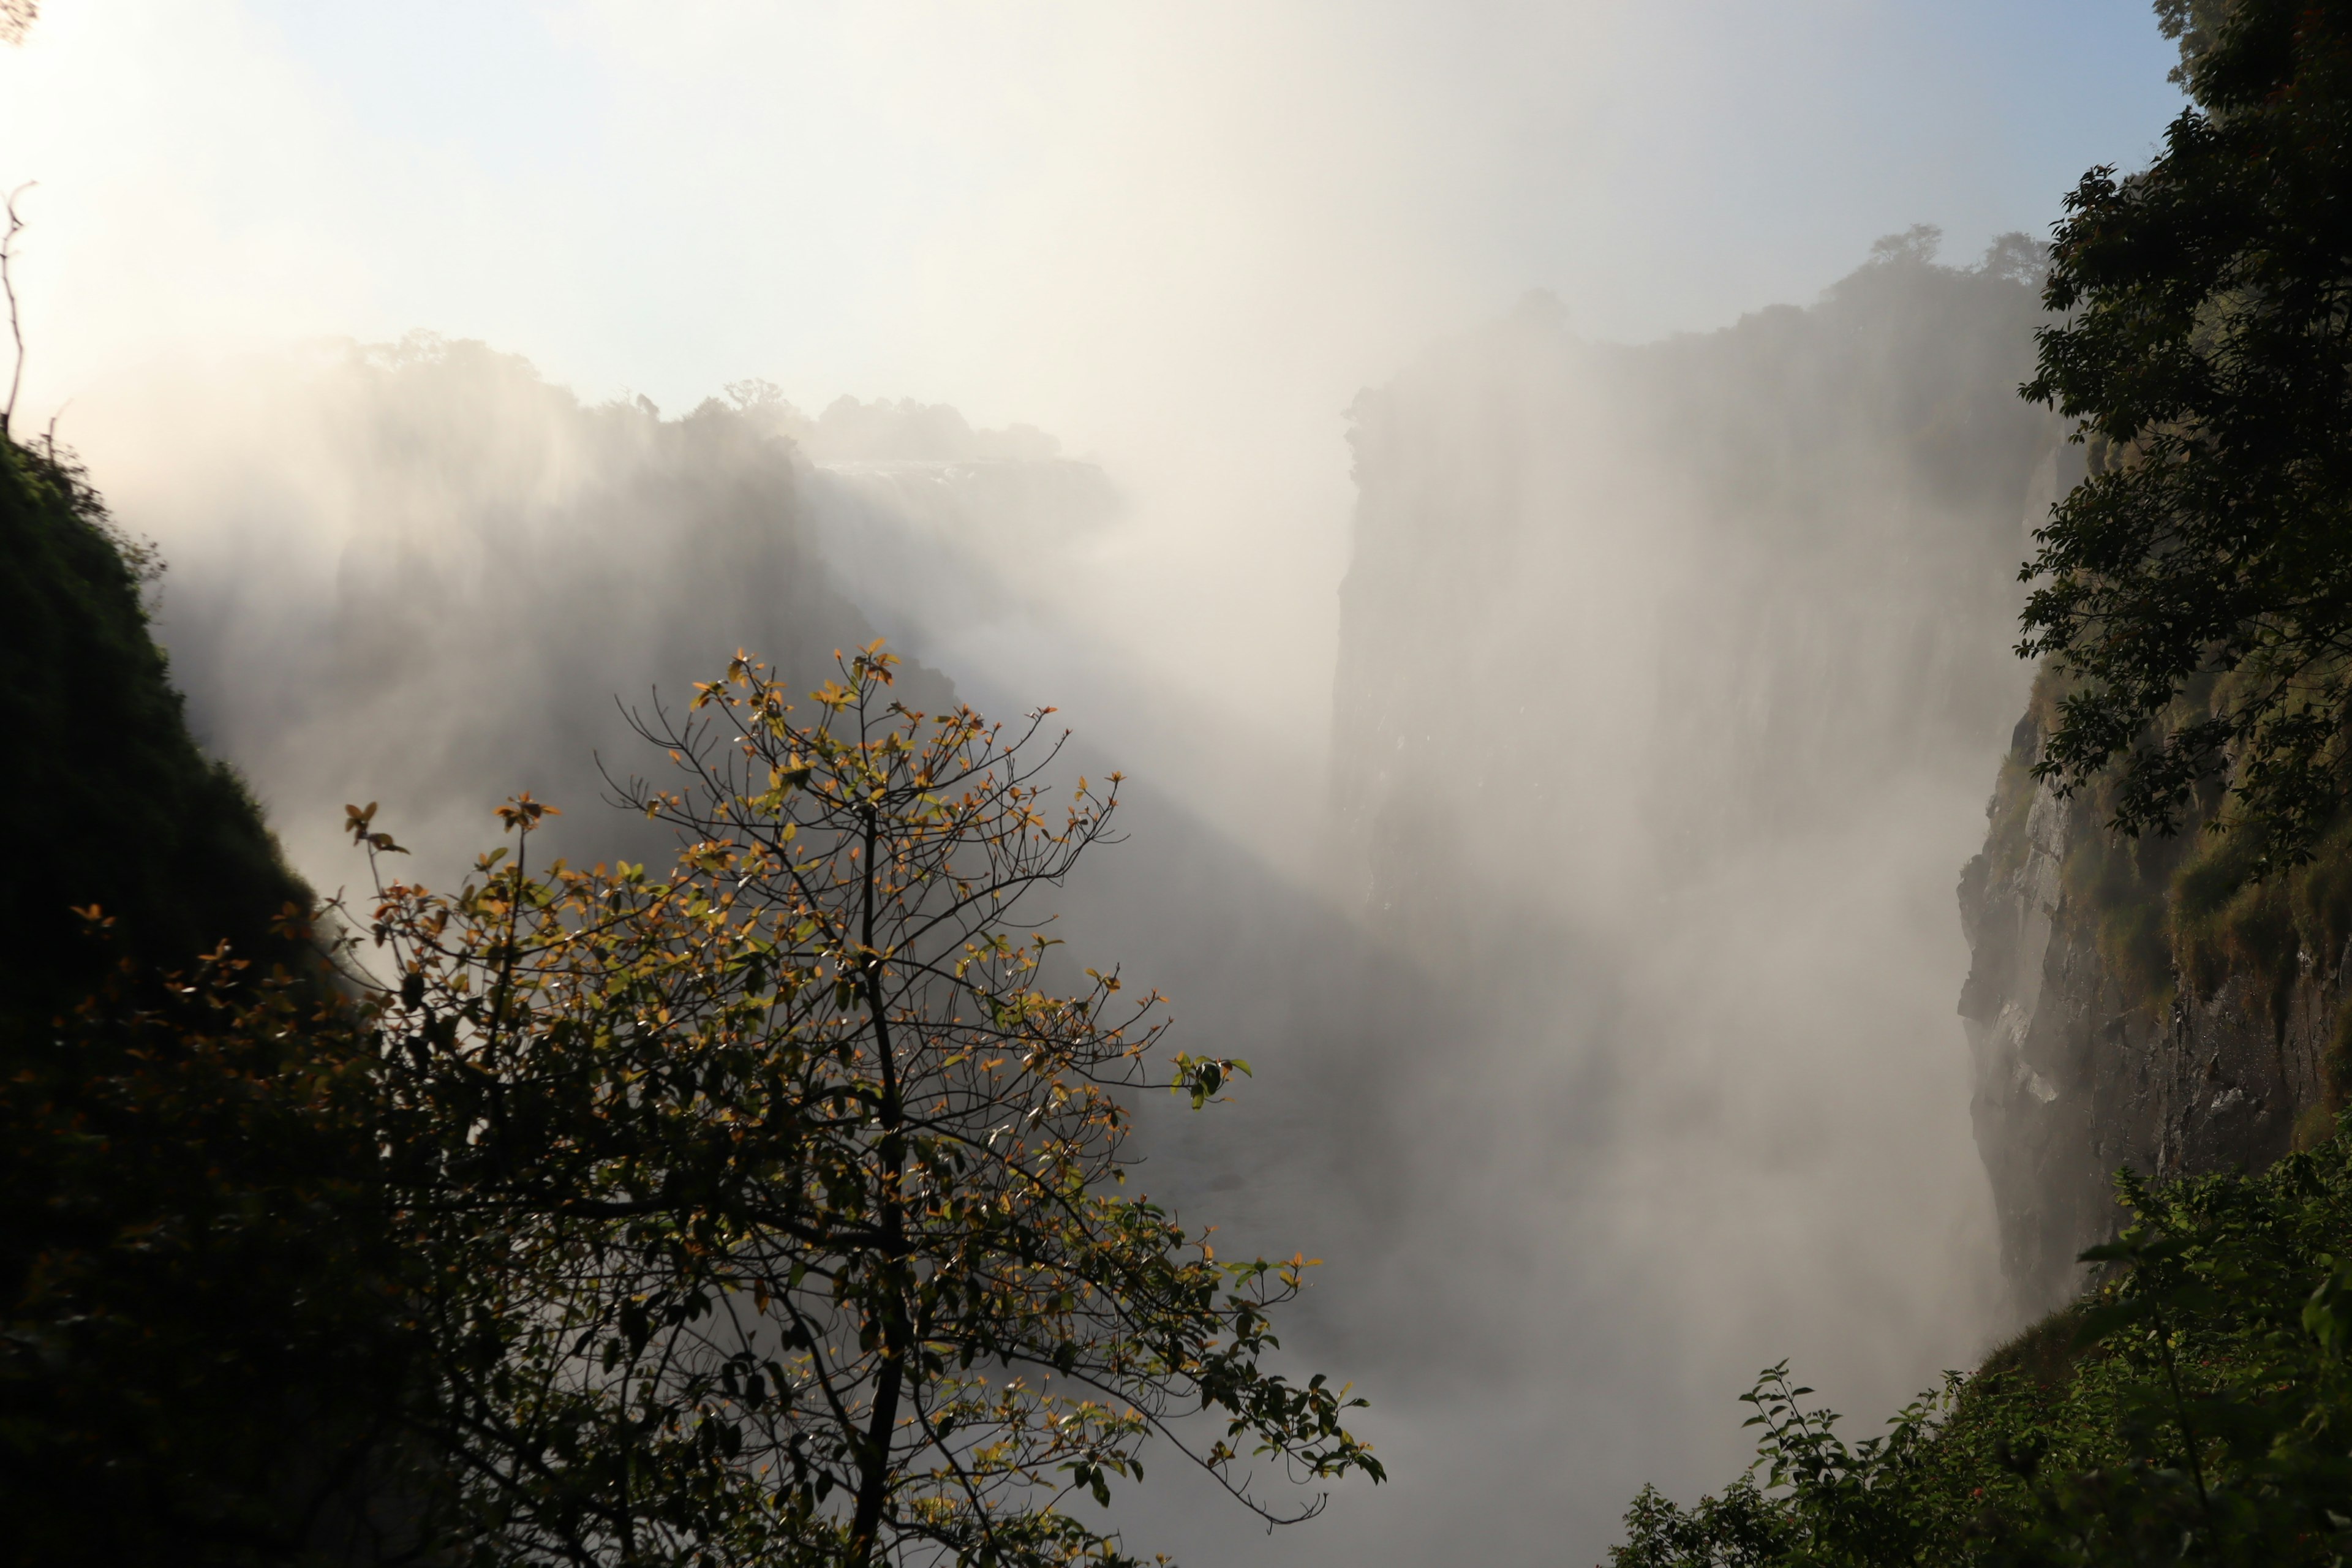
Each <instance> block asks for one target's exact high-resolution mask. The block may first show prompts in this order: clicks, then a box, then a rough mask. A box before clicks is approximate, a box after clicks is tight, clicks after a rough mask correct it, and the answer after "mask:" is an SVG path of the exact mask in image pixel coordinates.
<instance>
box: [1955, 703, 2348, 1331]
mask: <svg viewBox="0 0 2352 1568" xmlns="http://www.w3.org/2000/svg"><path fill="white" fill-rule="evenodd" d="M2041 739H2042V734H2041V730H2040V728H2039V726H2038V725H2037V723H2036V721H2035V720H2034V719H2033V718H2032V716H2029V717H2028V718H2027V719H2026V720H2025V721H2022V722H2021V723H2020V725H2019V726H2018V731H2017V735H2016V739H2015V743H2014V745H2013V747H2012V750H2011V756H2010V759H2009V762H2008V763H2007V764H2006V765H2005V766H2004V768H2003V772H2002V785H2001V788H2000V790H1998V791H1997V792H1996V793H1995V795H1994V798H1993V802H1992V805H1991V806H1990V808H1989V812H1988V815H1989V816H1990V817H1991V818H1992V831H1991V834H1990V841H1989V842H1988V844H1987V846H1986V848H1985V851H1984V852H1983V853H1982V854H1979V856H1977V857H1976V858H1975V859H1973V860H1971V861H1969V865H1968V868H1967V869H1966V871H1964V872H1963V873H1962V875H1961V879H1960V887H1959V902H1960V918H1961V922H1962V924H1963V926H1964V928H1965V929H1966V931H1967V933H1968V938H1969V946H1970V948H1971V949H1972V951H1973V953H1974V962H1973V963H1972V966H1971V968H1970V972H1969V978H1968V982H1967V984H1966V985H1965V986H1964V987H1963V988H1962V990H1961V993H1960V1005H1959V1011H1960V1016H1961V1017H1962V1019H1963V1020H1964V1021H1965V1024H1966V1026H1967V1030H1968V1037H1969V1047H1970V1049H1971V1052H1972V1054H1973V1056H1974V1058H1975V1066H1976V1089H1975V1095H1974V1100H1973V1105H1972V1111H1973V1116H1974V1121H1975V1127H1976V1137H1977V1146H1978V1148H1979V1150H1980V1151H1981V1152H1982V1153H1983V1156H1984V1162H1985V1166H1986V1170H1987V1171H1988V1173H1990V1176H1991V1179H1992V1186H1993V1197H1994V1202H1995V1204H1996V1205H1997V1207H1998V1210H1999V1215H2000V1232H2001V1258H2002V1264H2003V1267H2004V1269H2005V1271H2006V1273H2007V1274H2008V1276H2009V1279H2010V1281H2011V1285H2012V1287H2013V1288H2014V1289H2015V1290H2016V1292H2017V1296H2018V1306H2019V1308H2020V1309H2021V1310H2024V1311H2038V1310H2042V1309H2045V1308H2047V1307H2049V1306H2052V1305H2054V1304H2056V1303H2057V1302H2059V1301H2061V1300H2064V1299H2066V1298H2067V1297H2068V1296H2070V1295H2071V1294H2072V1293H2073V1292H2074V1289H2076V1288H2077V1287H2078V1285H2079V1283H2080V1279H2081V1271H2080V1268H2079V1266H2078V1265H2077V1264H2076V1263H2075V1262H2074V1258H2075V1257H2076V1255H2077V1254H2078V1253H2080V1252H2081V1251H2082V1250H2083V1249H2084V1247H2092V1246H2095V1245H2097V1244H2098V1243H2100V1242H2101V1241H2104V1240H2106V1239H2108V1238H2109V1237H2111V1236H2112V1235H2113V1234H2114V1232H2115V1231H2116V1228H2117V1226H2118V1224H2119V1222H2120V1220H2121V1218H2122V1217H2123V1216H2122V1211H2121V1210H2120V1209H2119V1208H2118V1207H2117V1206H2116V1202H2115V1199H2114V1195H2113V1185H2112V1178H2113V1174H2114V1173H2115V1171H2116V1169H2117V1168H2118V1167H2120V1166H2129V1167H2131V1168H2132V1169H2134V1170H2137V1171H2139V1172H2141V1173H2147V1174H2149V1175H2153V1176H2156V1177H2158V1178H2170V1177H2175V1176H2181V1175H2190V1174H2197V1173H2204V1172H2211V1171H2222V1170H2229V1169H2232V1168H2241V1167H2242V1168H2245V1169H2250V1170H2252V1169H2260V1168H2262V1167H2263V1166H2265V1165H2268V1164H2269V1163H2272V1162H2273V1161H2274V1160H2276V1159H2277V1158H2278V1157H2279V1156H2280V1155H2282V1154H2284V1153H2285V1152H2287V1151H2288V1150H2289V1149H2290V1148H2291V1147H2293V1146H2294V1142H2295V1141H2296V1138H2297V1136H2298V1129H2301V1130H2303V1131H2305V1132H2306V1133H2307V1132H2308V1131H2311V1130H2312V1129H2313V1126H2314V1122H2315V1119H2317V1118H2320V1117H2324V1116H2325V1114H2326V1112H2327V1111H2328V1110H2331V1109H2333V1097H2334V1096H2335V1094H2336V1089H2335V1087H2334V1085H2333V1083H2332V1081H2331V1077H2330V1072H2329V1061H2330V1058H2331V1055H2332V1053H2333V1052H2334V1051H2335V1050H2336V1048H2337V1041H2338V1019H2339V1008H2340V1005H2341V1004H2342V1002H2343V1000H2344V976H2345V971H2346V966H2347V962H2352V942H2327V943H2326V945H2325V946H2323V947H2322V948H2321V950H2320V951H2318V952H2314V951H2313V946H2312V939H2311V937H2310V936H2309V935H2307V934H2305V933H2304V932H2302V931H2296V932H2295V933H2294V935H2291V936H2288V937H2287V938H2286V939H2285V947H2284V949H2283V950H2282V951H2281V952H2279V953H2278V954H2277V955H2276V959H2275V960H2274V962H2273V964H2272V966H2271V967H2272V969H2273V973H2263V970H2262V967H2261V966H2260V965H2258V964H2254V963H2244V962H2240V963H2225V964H2223V965H2222V966H2221V969H2220V970H2219V971H2218V973H2216V972H2215V971H2214V970H2213V969H2212V968H2211V966H2210V963H2209V965H2208V967H2207V973H2208V974H2209V975H2210V979H2209V982H2208V983H2207V984H2201V985H2200V984H2194V983H2193V979H2192V976H2191V975H2190V974H2189V973H2188V968H2189V967H2190V966H2185V965H2184V963H2183V956H2182V955H2183V944H2182V943H2181V942H2180V941H2179V937H2178V936H2177V935H2176V933H2175V930H2174V927H2175V925H2176V924H2177V923H2178V922H2177V921H2176V920H2175V918H2174V917H2175V911H2176V910H2177V904H2178V894H2177V893H2173V894H2170V895H2167V894H2166V893H2164V892H2163V891H2161V890H2160V889H2163V888H2164V887H2166V886H2167V885H2168V883H2169V882H2170V880H2171V879H2172V871H2171V868H2172V867H2173V866H2174V865H2177V864H2178V863H2179V862H2180V861H2182V860H2183V859H2184V858H2185V857H2186V855H2187V854H2189V853H2190V852H2192V851H2191V850H2190V848H2189V847H2188V846H2187V845H2184V844H2179V843H2176V844H2175V845H2174V846H2172V847H2162V846H2150V847H2147V850H2146V853H2147V855H2148V856H2149V857H2151V858H2160V860H2161V861H2162V864H2160V865H2158V866H2157V867H2156V868H2155V869H2154V871H2153V872H2152V873H2147V874H2144V875H2145V876H2146V878H2147V879H2145V880H2143V881H2141V882H2140V883H2138V884H2137V891H2136V892H2135V893H2134V894H2133V895H2131V896H2136V897H2137V899H2138V900H2139V901H2140V903H2141V904H2142V905H2143V907H2142V908H2140V909H2138V910H2119V909H2118V907H2117V897H2116V880H2115V879H2112V878H2109V879H2104V880H2103V879H2100V878H2099V877H2098V875H2097V872H2098V868H2099V862H2100V859H2101V858H2102V857H2105V858H2109V859H2112V858H2114V857H2116V856H2118V855H2124V854H2138V853H2140V852H2141V851H2140V850H2139V849H2138V848H2137V847H2120V846H2116V844H2114V843H2113V841H2112V840H2111V839H2110V838H2109V837H2108V836H2107V834H2106V832H2105V829H2104V828H2103V827H2102V826H2100V818H2101V816H2102V815H2103V814H2102V813H2101V812H2100V810H2099V809H2098V807H2097V806H2096V805H2094V804H2093V803H2092V802H2090V801H2088V800H2086V799H2084V798H2082V797H2080V796H2078V797H2076V798H2074V799H2073V800H2060V799H2058V798H2057V797H2056V796H2054V795H2053V794H2052V793H2051V792H2050V790H2049V789H2048V788H2047V787H2046V786H2042V785H2037V784H2033V783H2032V780H2031V778H2030V776H2029V775H2028V773H2027V768H2028V767H2029V765H2030V763H2031V762H2032V758H2033V756H2034V755H2035V754H2036V752H2038V749H2039V747H2040V745H2041ZM2147 906H2153V907H2147ZM2280 907H2281V908H2284V903H2282V904H2281V906H2280ZM2131 918H2137V920H2138V921H2142V922H2147V923H2144V924H2143V925H2141V926H2140V927H2139V928H2138V929H2139V930H2140V931H2141V932H2142V933H2143V934H2142V941H2143V943H2144V944H2152V950H2153V951H2154V952H2156V953H2157V954H2158V959H2157V964H2158V975H2157V977H2156V984H2150V983H2149V978H2150V977H2149V975H2148V974H2147V968H2148V965H2147V963H2146V962H2145V961H2143V962H2142V963H2141V964H2140V966H2139V967H2140V971H2141V973H2139V974H2137V976H2136V975H2135V974H2134V973H2133V972H2132V964H2131V962H2130V959H2129V957H2128V955H2119V947H2120V945H2121V943H2120V942H2119V939H2118V936H2117V934H2116V933H2117V931H2118V930H2119V929H2120V930H2125V931H2128V930H2130V929H2131V926H2130V919H2131ZM2305 923H2307V922H2305ZM2147 951H2150V946H2149V945H2144V946H2143V949H2142V952H2147ZM2166 961H2168V964H2167V962H2166ZM2163 967H2168V969H2169V982H2168V984H2167V983H2165V981H2164V980H2163V978H2162V975H2161V969H2162V968H2163ZM2200 993H2201V994H2200Z"/></svg>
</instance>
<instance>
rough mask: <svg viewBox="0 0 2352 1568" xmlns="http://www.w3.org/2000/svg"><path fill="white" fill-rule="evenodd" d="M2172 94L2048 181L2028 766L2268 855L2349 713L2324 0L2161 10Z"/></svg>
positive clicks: (2347, 342)
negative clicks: (2081, 456) (2165, 123)
mask: <svg viewBox="0 0 2352 1568" xmlns="http://www.w3.org/2000/svg"><path fill="white" fill-rule="evenodd" d="M2164 9H2165V20H2166V22H2167V25H2168V28H2169V30H2171V31H2172V32H2173V33H2174V34H2175V35H2176V36H2179V37H2182V38H2183V43H2184V55H2185V63H2184V72H2185V78H2186V81H2187V83H2188V86H2189V90H2190V92H2191V95H2192V97H2193V99H2194V102H2193V103H2192V104H2191V106H2190V107H2189V109H2187V110H2184V111H2183V112H2182V113H2181V115H2180V116H2179V118H2178V119H2177V120H2175V121H2173V123H2172V125H2171V127H2170V129H2169V130H2168V132H2167V133H2166V138H2165V146H2164V151H2163V153H2162V154H2161V155H2160V156H2159V157H2158V159H2157V160H2156V161H2155V163H2153V164H2151V165H2150V166H2149V167H2148V168H2147V169H2146V170H2145V171H2143V172H2141V173H2139V174H2133V175H2130V176H2128V177H2125V178H2118V177H2117V176H2116V172H2115V170H2114V169H2113V168H2111V167H2102V168H2097V169H2094V170H2092V171H2091V172H2090V173H2089V174H2086V175H2084V178H2083V180H2082V182H2081V184H2079V185H2078V186H2077V187H2076V188H2075V190H2074V192H2073V193H2072V194H2071V195H2069V196H2068V197H2067V199H2066V205H2067V216H2066V218H2065V220H2064V221H2063V222H2062V223H2061V224H2060V225H2059V226H2057V229H2056V231H2055V243H2054V245H2053V249H2052V256H2051V272H2050V279H2049V283H2048V287H2047V289H2046V293H2045V301H2046V303H2047V304H2048V305H2049V307H2050V308H2051V309H2052V310H2057V311H2062V312H2065V313H2066V314H2065V319H2064V320H2063V321H2061V322H2059V323H2058V324H2055V325H2053V326H2050V327H2048V328H2046V329H2044V330H2043V331H2042V332H2041V334H2040V343H2041V358H2040V364H2039V367H2038V371H2037V374H2035V376H2034V378H2033V379H2032V381H2031V382H2030V383H2029V384H2027V385H2026V387H2025V388H2024V391H2025V394H2026V395H2027V396H2029V397H2032V398H2035V399H2040V400H2043V401H2046V402H2050V403H2052V404H2053V405H2055V406H2056V407H2057V408H2058V410H2059V411H2060V412H2061V413H2062V414H2063V415H2066V416H2070V417H2072V418H2074V419H2077V420H2079V421H2081V434H2082V437H2083V438H2084V441H2085V443H2086V445H2087V447H2088V456H2089V466H2090V470H2091V471H2090V474H2089V476H2088V478H2086V479H2084V482H2083V483H2082V484H2081V485H2079V486H2078V487H2076V489H2074V491H2073V492H2072V493H2070V494H2069V495H2068V496H2067V497H2066V498H2065V499H2064V500H2063V501H2062V502H2061V503H2060V505H2059V506H2058V507H2057V508H2056V509H2055V510H2054V511H2053V516H2052V518H2051V520H2050V521H2049V522H2048V524H2047V525H2046V526H2045V527H2044V528H2042V530H2041V531H2039V532H2038V533H2037V534H2036V536H2035V537H2036V539H2037V540H2038V541H2039V542H2040V546H2041V548H2040V551H2039V552H2038V553H2037V554H2036V556H2035V557H2034V559H2033V560H2032V562H2030V563H2028V564H2027V567H2026V576H2027V578H2028V580H2029V581H2032V582H2034V583H2035V584H2036V586H2035V587H2034V589H2033V592H2032V595H2031V597H2030V599H2029V601H2028V603H2027V605H2026V608H2025V612H2024V628H2025V636H2024V639H2023V642H2022V644H2021V647H2020V652H2021V653H2023V654H2026V655H2028V656H2032V655H2049V656H2051V657H2053V658H2054V659H2055V660H2057V661H2058V663H2059V664H2060V665H2061V666H2062V667H2063V668H2064V669H2065V670H2066V671H2067V672H2068V673H2069V674H2070V676H2071V677H2073V678H2074V680H2075V682H2076V684H2075V686H2074V689H2072V690H2071V691H2070V693H2069V694H2068V695H2067V696H2066V698H2065V699H2064V700H2063V706H2062V709H2061V722H2060V723H2059V725H2058V727H2057V728H2056V730H2055V731H2054V732H2053V734H2052V735H2051V737H2050V739H2049V741H2048V743H2047V745H2046V747H2045V749H2044V752H2043V754H2042V759H2041V761H2040V763H2039V764H2038V767H2039V771H2040V773H2041V774H2042V776H2043V777H2045V778H2048V779H2052V780H2054V781H2055V782H2056V784H2057V785H2058V787H2060V788H2061V789H2062V790H2071V789H2074V788H2076V787H2080V786H2081V785H2083V784H2086V783H2088V782H2089V781H2091V780H2092V779H2094V778H2095V777H2100V776H2103V775H2105V774H2107V773H2109V771H2110V770H2113V771H2114V774H2115V780H2116V788H2115V792H2114V800H2115V807H2114V813H2113V822H2114V825H2115V826H2116V827H2118V828H2120V829H2122V830H2123V831H2125V832H2126V833H2134V834H2137V833H2142V832H2148V831H2156V832H2164V833H2168V832H2172V831H2175V830H2177V829H2178V828H2179V826H2181V824H2182V823H2183V822H2184V821H2185V820H2186V819H2187V818H2188V817H2189V816H2190V815H2192V813H2193V812H2196V811H2198V810H2200V791H2201V792H2206V793H2207V795H2209V796H2210V793H2211V792H2212V791H2214V790H2216V789H2220V790H2221V791H2222V792H2223V793H2224V794H2225V795H2226V809H2225V810H2224V811H2223V812H2222V813H2221V816H2220V820H2221V822H2222V823H2223V824H2224V825H2225V826H2230V827H2232V828H2234V829H2239V830H2243V831H2245V832H2247V833H2249V834H2250V835H2251V836H2252V838H2253V840H2254V841H2255V843H2256V847H2257V853H2256V856H2255V864H2256V865H2257V868H2258V869H2259V870H2262V871H2268V870H2271V869H2273V868H2278V867H2282V866H2290V865H2294V864H2296V863H2298V862H2300V861H2301V860H2303V859H2304V858H2307V856H2308V854H2309V847H2310V845H2311V843H2312V841H2313V839H2314V838H2315V836H2316V835H2317V833H2318V832H2319V831H2320V829H2321V828H2322V827H2323V826H2325V825H2326V823H2327V821H2328V820H2329V819H2330V818H2332V817H2333V816H2335V815H2336V812H2337V811H2338V810H2339V809H2340V808H2341V805H2342V803H2343V800H2344V794H2345V787H2346V767H2347V751H2346V726H2347V719H2352V666H2347V650H2348V649H2352V642H2348V641H2347V639H2352V550H2347V540H2352V531H2347V525H2352V374H2347V370H2352V309H2348V308H2347V307H2348V306H2352V5H2346V4H2343V3H2341V0H2329V3H2324V4H2309V3H2306V0H2241V3H2239V4H2236V5H2231V6H2229V7H2227V8H2226V10H2224V9H2223V8H2221V7H2216V6H2208V5H2188V4H2186V3H2182V4H2174V5H2168V7H2165V8H2164Z"/></svg>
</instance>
